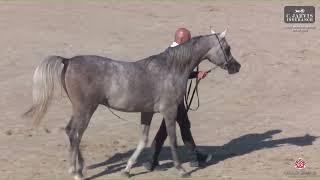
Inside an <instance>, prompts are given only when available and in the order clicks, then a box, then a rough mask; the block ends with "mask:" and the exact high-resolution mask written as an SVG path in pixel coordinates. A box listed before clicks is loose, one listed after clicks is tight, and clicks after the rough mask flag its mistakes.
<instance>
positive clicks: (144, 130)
mask: <svg viewBox="0 0 320 180" xmlns="http://www.w3.org/2000/svg"><path fill="white" fill-rule="evenodd" d="M152 116H153V113H141V134H140V140H139V144H138V146H137V148H136V150H135V151H134V153H133V154H132V155H131V157H130V159H129V160H128V162H127V166H126V168H125V169H124V171H123V172H122V174H123V175H124V176H126V177H130V169H131V168H132V166H133V165H134V163H135V162H136V160H137V158H138V157H139V155H140V154H141V152H142V150H143V149H144V148H145V147H146V145H147V143H148V136H149V128H150V123H151V120H152Z"/></svg>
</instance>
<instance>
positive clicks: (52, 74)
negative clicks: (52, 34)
mask: <svg viewBox="0 0 320 180" xmlns="http://www.w3.org/2000/svg"><path fill="white" fill-rule="evenodd" d="M66 60H67V59H65V58H63V57H60V56H50V57H48V58H46V59H45V60H43V61H42V62H41V63H40V64H39V65H38V67H37V68H36V70H35V72H34V75H33V90H32V96H33V104H32V106H31V107H30V109H29V110H28V111H26V112H25V113H24V115H25V116H28V117H32V118H33V119H34V121H33V127H35V126H38V125H39V123H40V121H41V119H42V118H43V116H44V115H45V113H46V112H47V109H48V107H49V106H50V104H51V101H52V98H53V93H54V89H55V88H60V89H61V88H62V87H63V86H62V83H63V82H62V73H64V72H62V70H63V67H64V63H65V61H66Z"/></svg>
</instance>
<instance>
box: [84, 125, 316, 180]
mask: <svg viewBox="0 0 320 180" xmlns="http://www.w3.org/2000/svg"><path fill="white" fill-rule="evenodd" d="M281 132H282V131H281V130H269V131H266V132H264V133H256V134H246V135H243V136H240V137H238V138H235V139H232V140H231V141H230V142H228V143H226V144H224V145H222V146H198V148H199V149H200V150H203V151H205V152H210V153H212V154H213V158H214V160H213V161H212V162H209V164H208V166H211V165H214V164H217V163H219V162H220V161H223V160H225V159H228V158H232V157H235V156H241V155H244V154H249V153H251V152H253V151H257V150H260V149H266V148H276V147H279V146H283V145H296V146H308V145H312V144H313V142H314V141H315V140H316V139H317V138H318V137H316V136H311V135H309V134H306V135H305V136H300V137H290V138H283V139H275V140H272V136H273V135H275V134H278V133H281ZM133 151H134V149H132V150H129V151H127V152H125V153H116V154H115V155H114V156H112V157H110V158H109V159H107V160H106V161H104V162H100V163H97V164H93V165H90V166H89V167H87V169H95V168H98V167H102V166H107V167H106V169H105V170H104V171H102V172H100V173H98V174H96V175H93V176H91V177H89V178H87V180H91V179H94V178H97V177H100V176H103V175H106V174H110V173H114V172H118V171H120V170H122V169H124V168H125V165H126V161H127V160H128V158H129V157H130V156H131V155H132V153H133ZM178 151H179V154H180V158H181V161H182V162H187V161H188V156H187V150H186V149H185V148H184V147H183V146H182V147H179V148H178ZM148 153H149V149H146V150H145V151H144V152H143V153H142V154H141V156H140V157H139V160H138V162H137V163H136V165H135V167H137V166H141V165H142V163H143V162H145V161H146V160H147V158H148V156H147V154H148ZM159 160H160V161H163V160H171V153H170V148H169V147H164V148H163V149H162V152H161V154H160V159H159ZM208 166H207V167H208ZM171 167H173V163H172V162H170V163H163V164H161V165H160V167H159V169H161V170H166V169H168V168H171ZM199 169H201V168H196V169H194V170H192V171H191V172H190V174H191V173H193V172H195V171H198V170H199ZM144 173H147V171H145V172H142V173H139V174H144ZM135 175H138V174H134V176H135Z"/></svg>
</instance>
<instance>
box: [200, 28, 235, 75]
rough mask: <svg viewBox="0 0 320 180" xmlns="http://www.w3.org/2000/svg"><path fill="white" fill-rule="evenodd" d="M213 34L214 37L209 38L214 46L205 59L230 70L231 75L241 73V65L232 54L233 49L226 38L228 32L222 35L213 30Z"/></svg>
mask: <svg viewBox="0 0 320 180" xmlns="http://www.w3.org/2000/svg"><path fill="white" fill-rule="evenodd" d="M211 33H212V35H211V36H209V38H210V41H211V42H212V43H211V44H212V45H213V46H212V47H211V49H210V50H209V51H208V52H207V54H206V55H205V57H204V58H206V59H208V60H209V61H210V62H212V63H213V64H215V65H217V66H219V67H221V68H223V69H225V70H228V73H229V74H234V73H237V72H239V70H240V67H241V65H240V64H239V63H238V62H237V61H236V60H235V58H234V57H233V56H232V54H231V47H230V46H229V44H228V42H227V40H226V38H225V36H226V31H224V32H222V33H215V32H214V31H213V30H211Z"/></svg>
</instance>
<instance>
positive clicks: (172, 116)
mask: <svg viewBox="0 0 320 180" xmlns="http://www.w3.org/2000/svg"><path fill="white" fill-rule="evenodd" d="M163 116H164V119H165V123H166V128H167V133H168V136H169V142H170V149H171V154H172V158H173V161H174V165H175V168H176V169H177V170H178V172H179V175H180V176H181V177H187V176H188V174H187V173H186V171H185V170H184V169H183V167H182V166H181V163H180V160H179V157H178V154H177V136H176V118H177V111H176V110H173V109H171V110H169V111H167V112H165V113H163Z"/></svg>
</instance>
